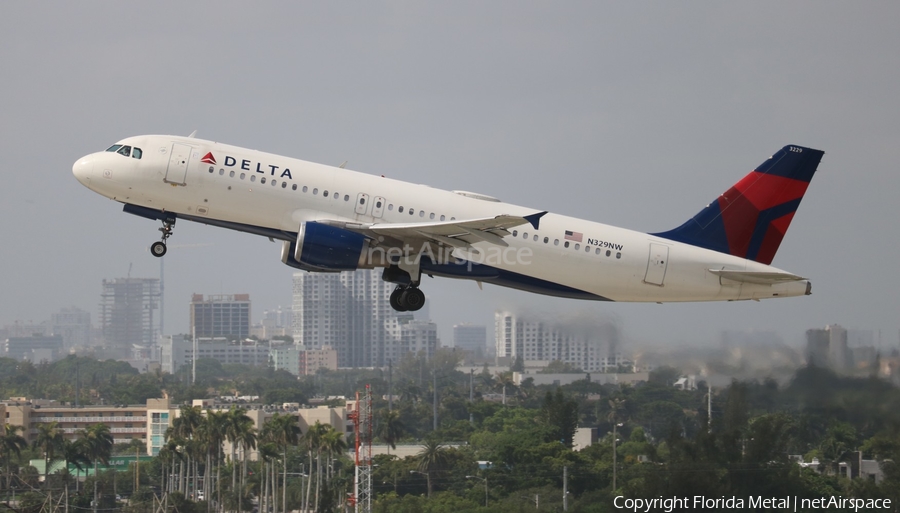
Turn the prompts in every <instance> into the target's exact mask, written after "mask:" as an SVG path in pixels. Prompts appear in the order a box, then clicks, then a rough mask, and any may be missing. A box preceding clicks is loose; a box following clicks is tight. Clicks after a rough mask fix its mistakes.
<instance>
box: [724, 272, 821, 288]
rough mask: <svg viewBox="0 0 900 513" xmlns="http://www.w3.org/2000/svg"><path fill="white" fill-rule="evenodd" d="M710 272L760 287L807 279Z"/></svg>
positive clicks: (786, 274)
mask: <svg viewBox="0 0 900 513" xmlns="http://www.w3.org/2000/svg"><path fill="white" fill-rule="evenodd" d="M709 272H711V273H713V274H715V275H717V276H718V277H719V278H724V279H727V280H732V281H740V282H746V283H756V284H760V285H774V284H776V283H783V282H788V281H803V280H805V279H806V278H803V277H800V276H797V275H795V274H791V273H774V272H763V271H730V270H727V269H709Z"/></svg>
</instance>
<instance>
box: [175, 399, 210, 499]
mask: <svg viewBox="0 0 900 513" xmlns="http://www.w3.org/2000/svg"><path fill="white" fill-rule="evenodd" d="M201 423H203V410H202V409H200V407H199V406H187V405H185V406H182V407H181V410H180V411H179V412H178V417H177V418H176V419H175V420H174V421H173V422H172V433H171V436H173V437H175V438H178V439H181V440H183V443H182V446H183V447H184V448H185V451H184V452H185V454H186V456H187V461H186V464H187V465H186V466H187V472H185V473H184V477H185V480H186V481H185V482H184V483H183V485H182V483H181V480H180V479H179V485H180V486H179V488H180V489H181V490H183V491H184V490H187V488H188V487H187V482H188V481H189V480H190V479H191V477H192V476H191V469H192V463H193V458H192V456H193V454H192V453H191V451H189V450H188V449H189V448H190V446H191V445H194V444H191V443H190V441H191V439H192V438H193V436H194V431H196V430H197V429H198V428H199V427H200V424H201ZM193 477H194V480H193V482H194V485H195V490H196V484H197V479H196V475H194V476H193Z"/></svg>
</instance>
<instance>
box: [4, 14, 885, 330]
mask: <svg viewBox="0 0 900 513" xmlns="http://www.w3.org/2000/svg"><path fill="white" fill-rule="evenodd" d="M168 5H169V6H170V7H172V8H174V7H176V5H177V11H178V12H180V13H181V14H182V15H183V16H184V17H185V19H189V20H204V25H203V26H205V27H214V28H213V29H209V30H207V29H201V30H184V29H182V28H181V26H180V25H178V24H174V25H173V24H171V23H170V21H171V20H170V18H169V17H168V16H169V15H168V14H167V13H168V12H169V11H171V9H165V8H162V9H160V8H159V6H158V5H154V6H149V5H143V4H117V5H113V6H109V5H102V4H91V3H87V4H73V5H68V4H66V5H60V6H57V7H56V8H55V9H54V10H53V12H52V14H51V15H48V14H47V12H46V10H45V9H42V8H40V7H39V6H36V5H32V4H29V3H15V4H10V5H8V6H6V9H5V10H4V16H3V17H2V19H0V29H2V30H0V41H2V42H3V43H4V44H3V48H4V49H5V51H4V52H2V53H0V64H2V66H3V68H4V69H5V70H8V71H9V72H8V73H7V76H6V78H7V80H6V81H5V82H4V84H3V86H2V91H3V94H2V95H0V107H2V110H3V112H4V120H5V123H0V130H2V137H0V154H2V155H3V156H4V159H5V165H6V166H7V167H8V169H9V170H10V171H9V173H8V177H9V179H8V180H7V181H6V182H5V185H4V187H3V188H2V189H0V212H2V214H3V218H4V219H6V220H7V222H6V223H5V224H4V227H3V234H4V245H3V246H2V247H0V261H2V262H3V263H4V265H3V267H2V269H0V323H2V324H9V323H13V322H14V321H16V320H21V321H25V322H28V321H37V320H39V319H46V318H47V317H48V315H49V314H51V313H52V312H54V311H57V310H59V309H61V308H65V307H71V306H73V305H76V306H79V307H80V308H82V309H86V310H87V311H89V312H90V313H91V314H92V319H94V322H95V323H96V322H97V319H98V318H99V317H98V316H99V312H98V310H97V309H96V302H97V294H98V292H99V283H100V281H101V279H103V278H111V277H116V276H127V275H128V271H129V268H131V276H141V277H150V278H155V277H157V276H159V274H160V270H161V266H162V264H161V262H159V261H157V260H156V259H155V258H153V257H152V256H151V255H150V254H149V253H148V246H149V244H150V243H151V242H153V241H154V240H157V239H158V236H159V233H158V232H157V228H158V225H157V224H156V223H154V222H151V221H148V220H146V219H142V218H138V217H135V216H130V215H128V214H125V213H123V212H122V211H121V205H120V204H118V203H116V202H113V201H108V200H104V199H102V198H100V197H97V196H96V195H95V194H93V193H91V192H90V191H89V190H87V189H85V188H84V187H83V186H81V185H80V184H79V183H78V182H77V181H76V180H75V178H74V177H73V176H72V173H71V168H72V164H73V163H74V162H75V161H76V160H77V159H78V158H79V157H81V156H83V155H85V154H87V153H89V152H92V151H100V150H102V149H104V148H107V147H108V146H109V145H110V144H112V143H114V142H115V141H117V140H119V139H122V138H124V137H128V136H131V135H137V134H143V133H161V134H181V135H186V134H189V133H191V132H192V131H194V130H198V136H200V137H204V138H207V139H214V140H219V141H223V142H227V143H231V144H236V145H239V146H243V147H251V148H257V149H259V150H262V151H268V152H272V153H276V154H280V155H287V156H291V157H297V158H301V159H304V160H309V161H312V162H321V163H324V164H331V165H340V164H341V163H342V162H344V161H348V164H347V168H349V169H353V170H357V171H361V172H366V173H369V174H372V175H376V176H378V175H385V176H388V177H390V178H396V179H399V180H405V181H409V182H414V183H421V184H424V185H427V186H431V187H436V188H441V189H447V190H454V189H455V190H469V191H475V192H478V193H483V194H487V195H491V196H496V197H498V198H501V199H503V200H504V201H509V202H513V203H516V204H520V205H523V206H529V207H533V208H536V209H538V211H542V210H548V211H552V212H558V213H560V214H565V215H571V216H575V217H579V218H584V219H591V220H596V221H600V222H604V223H608V224H611V225H615V226H623V227H626V228H630V229H635V230H641V231H645V232H658V231H660V230H666V229H669V228H673V227H675V226H677V225H679V224H680V223H682V222H684V221H685V220H686V219H688V218H690V217H691V216H693V215H694V214H695V213H696V212H697V211H698V210H699V209H700V208H702V207H703V206H705V205H707V204H708V203H709V202H710V201H711V200H714V199H715V198H716V196H717V195H718V194H719V193H720V192H721V191H723V190H726V189H727V187H728V186H730V185H731V184H733V183H734V182H735V180H737V179H739V178H740V177H741V176H743V175H744V174H746V172H748V171H749V170H750V169H752V168H753V167H754V166H756V165H758V164H759V163H760V162H762V161H763V160H764V159H765V158H766V157H767V156H768V155H771V154H772V152H774V151H776V150H777V149H778V148H781V147H783V146H784V145H785V144H799V145H803V146H808V147H813V148H817V149H821V150H824V151H825V152H826V154H825V157H824V159H823V161H822V165H821V166H820V169H819V172H818V173H817V176H816V179H815V180H814V181H813V182H812V184H811V185H810V187H809V190H808V193H807V194H806V196H805V198H804V200H803V204H802V205H801V207H800V209H799V210H798V212H797V214H796V216H795V218H794V219H793V221H792V224H791V228H790V230H789V232H788V233H787V235H786V237H785V239H784V241H783V243H782V245H781V248H780V250H779V252H778V254H777V255H776V257H775V260H774V262H773V264H774V265H776V266H777V267H779V268H783V269H789V270H791V271H793V272H796V273H798V274H800V275H802V276H804V277H806V278H809V279H810V280H811V282H812V295H811V296H808V297H803V298H793V299H784V300H775V301H761V302H759V303H755V302H741V303H728V304H664V305H653V304H650V305H636V304H610V303H586V302H577V301H572V300H563V299H556V298H550V297H541V296H531V295H529V294H525V293H522V292H518V291H513V290H503V289H499V288H497V287H493V286H491V285H489V284H486V285H485V286H484V287H483V290H481V289H479V287H478V285H477V284H474V283H471V282H459V281H454V280H446V279H443V280H442V279H435V280H431V279H426V280H425V284H426V285H427V288H424V287H425V285H423V290H425V291H426V294H427V295H428V304H429V305H430V308H431V317H432V319H433V320H434V321H435V322H436V323H437V324H438V325H439V326H440V329H441V332H440V333H439V336H440V337H441V338H442V339H443V340H450V339H451V336H452V333H451V331H450V330H451V327H452V326H453V325H454V324H458V323H463V322H469V323H474V324H484V325H487V326H491V325H492V323H491V318H492V316H493V312H494V311H495V310H496V309H505V310H519V309H532V310H536V311H544V312H547V313H548V314H549V315H556V314H559V313H563V312H567V311H570V310H577V311H579V312H583V313H584V314H586V315H588V316H592V315H601V314H602V315H610V316H613V317H614V318H616V319H618V322H620V323H621V325H622V327H623V329H624V330H625V332H626V333H627V334H628V336H629V337H630V338H631V339H632V340H633V341H635V342H639V343H656V344H669V345H686V344H689V343H690V344H693V343H695V342H706V343H713V342H714V341H715V340H716V338H717V337H718V334H719V333H720V332H721V331H722V330H724V329H737V330H752V329H765V330H774V331H777V332H779V333H781V334H783V336H784V338H785V340H786V341H787V342H788V343H791V344H794V345H800V344H802V343H803V338H804V332H805V330H806V329H808V328H810V327H815V326H820V327H821V326H825V325H828V324H832V323H839V324H841V325H843V326H846V327H847V328H851V329H853V328H856V329H871V330H873V331H875V332H876V333H877V332H880V333H881V334H882V340H883V341H884V342H885V343H891V344H894V343H895V342H896V341H897V339H898V333H900V320H898V318H897V315H896V306H897V304H900V272H898V271H897V269H896V267H895V266H893V265H892V263H893V262H892V260H891V258H892V256H893V254H894V253H895V251H894V246H895V245H896V237H895V236H894V235H895V234H896V231H897V230H896V226H895V224H896V223H895V222H894V219H895V218H896V213H895V212H894V209H893V207H892V205H893V204H894V202H895V199H894V196H895V194H896V191H897V190H900V174H898V173H896V172H894V168H895V167H896V161H897V159H896V141H897V139H898V136H900V128H898V124H897V122H896V119H897V117H898V110H900V102H898V100H897V98H896V94H895V91H894V90H895V86H894V85H895V84H896V83H897V82H898V79H900V56H898V55H897V54H896V52H894V51H892V50H893V49H894V48H896V47H898V45H900V34H898V33H897V31H896V30H894V29H893V26H892V24H891V22H892V21H893V20H895V19H897V16H898V15H900V5H896V4H878V5H870V6H867V7H866V8H865V9H860V8H859V7H858V6H855V5H850V4H791V5H781V4H717V5H707V4H692V5H687V6H681V5H678V6H676V5H652V6H648V5H640V4H625V3H623V4H609V5H608V4H569V5H564V6H557V5H550V4H525V5H523V4H521V3H514V2H499V3H496V4H489V5H482V4H469V5H466V4H452V5H451V4H447V5H444V4H436V5H430V4H429V5H421V6H415V7H407V8H398V7H396V6H379V5H367V6H362V7H359V6H349V5H347V6H340V5H331V4H328V5H305V4H300V5H279V6H268V7H261V6H258V5H255V4H247V5H237V6H233V8H231V9H225V10H214V11H211V10H209V9H208V8H207V7H206V6H203V5H187V6H185V5H181V4H174V3H173V4H168ZM776 6H777V7H776ZM773 12H777V13H778V16H773ZM123 20H129V21H133V20H140V22H139V23H133V22H123ZM88 23H90V24H91V26H93V27H96V29H95V30H90V31H85V30H83V27H84V26H86V25H87V24H88ZM59 41H65V44H61V43H59ZM323 42H327V44H323ZM185 48H190V49H192V52H193V55H195V56H196V58H194V59H191V62H190V63H189V64H185V65H184V67H183V68H180V69H177V70H174V69H173V65H172V56H173V55H181V54H182V53H183V52H184V49H185ZM117 57H118V58H121V59H124V60H125V61H128V62H129V65H127V66H122V65H116V64H113V62H114V61H116V59H115V58H117ZM116 62H117V61H116ZM173 76H177V79H175V78H173ZM61 248H65V251H61ZM279 252H280V247H279V246H278V245H277V244H272V243H271V242H269V241H268V240H266V239H264V238H260V237H254V236H251V235H247V234H240V233H234V232H230V231H227V230H222V229H218V228H213V227H208V226H204V225H199V224H194V223H190V222H183V221H179V222H178V224H177V226H176V227H175V232H174V235H173V236H172V238H171V239H169V253H168V254H167V256H166V257H164V260H165V274H166V290H165V298H166V304H165V320H166V326H167V328H166V331H170V332H171V331H175V330H172V329H171V328H172V327H176V328H178V329H179V330H180V329H182V327H184V326H187V325H188V320H187V316H188V313H187V311H186V309H185V308H183V305H184V302H185V301H187V298H189V296H190V294H192V293H194V292H198V293H199V292H201V291H202V292H203V293H205V294H228V293H233V292H235V291H240V292H246V293H248V294H250V296H251V297H253V298H254V302H255V304H256V305H257V310H256V311H257V312H259V311H263V310H266V309H273V308H275V307H276V306H277V305H282V306H285V305H287V304H288V302H289V298H290V294H291V275H292V269H290V268H287V267H286V266H284V265H283V264H281V262H280V260H279Z"/></svg>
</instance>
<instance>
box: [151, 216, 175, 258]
mask: <svg viewBox="0 0 900 513" xmlns="http://www.w3.org/2000/svg"><path fill="white" fill-rule="evenodd" d="M162 223H163V225H162V228H160V229H159V231H160V232H162V240H159V241H157V242H154V243H153V244H151V245H150V254H151V255H153V256H155V257H157V258H159V257H161V256H163V255H165V254H166V250H167V248H166V240H167V239H168V238H169V237H171V236H172V229H173V228H174V226H175V220H174V219H172V220H169V219H165V220H163V222H162Z"/></svg>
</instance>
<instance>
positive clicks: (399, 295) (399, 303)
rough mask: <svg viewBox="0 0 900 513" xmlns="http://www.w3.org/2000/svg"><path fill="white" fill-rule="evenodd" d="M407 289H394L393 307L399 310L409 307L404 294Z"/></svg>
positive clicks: (405, 309)
mask: <svg viewBox="0 0 900 513" xmlns="http://www.w3.org/2000/svg"><path fill="white" fill-rule="evenodd" d="M405 292H406V291H405V290H404V289H402V288H400V287H397V288H396V289H394V291H393V292H391V308H393V309H394V310H396V311H398V312H405V311H407V310H408V309H409V308H407V306H406V303H404V302H403V295H404V293H405Z"/></svg>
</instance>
